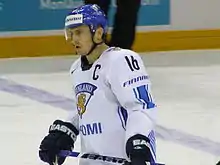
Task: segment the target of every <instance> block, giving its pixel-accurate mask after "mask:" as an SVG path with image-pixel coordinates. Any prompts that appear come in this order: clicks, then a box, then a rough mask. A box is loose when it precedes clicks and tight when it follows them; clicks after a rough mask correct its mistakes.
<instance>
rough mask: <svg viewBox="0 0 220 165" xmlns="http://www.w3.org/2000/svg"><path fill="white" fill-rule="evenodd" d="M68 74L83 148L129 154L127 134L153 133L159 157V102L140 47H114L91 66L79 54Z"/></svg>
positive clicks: (76, 124) (98, 151) (153, 152)
mask: <svg viewBox="0 0 220 165" xmlns="http://www.w3.org/2000/svg"><path fill="white" fill-rule="evenodd" d="M70 76H71V81H72V90H73V93H74V95H75V96H74V97H75V98H74V99H75V106H76V107H75V109H73V111H74V110H77V111H75V113H74V112H71V117H70V119H69V120H68V121H71V122H72V123H73V124H74V125H75V126H76V127H77V128H78V130H79V134H80V140H81V152H82V153H97V154H102V155H109V156H116V157H122V158H127V156H126V152H125V144H126V141H127V139H128V138H129V137H131V136H133V135H135V134H142V135H145V136H147V137H149V139H150V146H151V152H152V155H153V157H154V158H156V154H155V136H154V127H155V112H156V111H155V110H156V109H155V107H156V106H155V103H154V101H153V98H152V95H151V92H150V81H149V76H148V74H147V72H146V69H145V67H144V64H143V61H142V59H141V57H140V56H139V55H138V54H137V53H135V52H133V51H131V50H127V49H120V48H114V47H110V48H109V49H107V50H106V51H104V52H103V53H102V55H101V56H100V57H99V58H98V59H97V60H96V61H95V62H94V64H93V65H92V67H91V68H90V69H89V70H85V71H82V68H81V59H80V58H79V59H78V60H76V61H75V62H74V64H73V65H72V66H71V69H70ZM95 163H96V164H97V162H95Z"/></svg>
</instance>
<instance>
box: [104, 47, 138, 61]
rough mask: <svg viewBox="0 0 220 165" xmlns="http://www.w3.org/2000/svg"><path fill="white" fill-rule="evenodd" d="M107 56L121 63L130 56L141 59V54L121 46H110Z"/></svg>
mask: <svg viewBox="0 0 220 165" xmlns="http://www.w3.org/2000/svg"><path fill="white" fill-rule="evenodd" d="M106 54H107V58H108V61H109V62H114V63H115V62H116V63H120V62H122V61H124V59H125V58H130V57H131V56H133V57H134V58H138V59H141V57H140V55H139V54H138V53H136V52H134V51H132V50H129V49H122V48H119V47H112V48H109V50H107V52H106Z"/></svg>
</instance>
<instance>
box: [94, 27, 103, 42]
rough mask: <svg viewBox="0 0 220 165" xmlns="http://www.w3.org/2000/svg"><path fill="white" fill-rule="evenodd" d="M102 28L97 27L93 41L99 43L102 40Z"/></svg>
mask: <svg viewBox="0 0 220 165" xmlns="http://www.w3.org/2000/svg"><path fill="white" fill-rule="evenodd" d="M103 35H104V30H103V28H102V27H98V28H97V29H96V31H95V35H94V41H95V43H100V42H102V40H103V37H102V36H103Z"/></svg>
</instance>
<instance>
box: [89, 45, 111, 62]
mask: <svg viewBox="0 0 220 165" xmlns="http://www.w3.org/2000/svg"><path fill="white" fill-rule="evenodd" d="M108 48H109V46H108V45H106V44H105V43H103V44H101V45H97V47H96V48H95V49H94V50H93V51H92V53H91V54H89V55H88V56H87V57H86V58H87V60H88V61H89V64H93V63H94V62H95V61H96V60H97V59H98V58H99V57H100V56H101V54H102V53H103V52H104V51H105V50H106V49H108Z"/></svg>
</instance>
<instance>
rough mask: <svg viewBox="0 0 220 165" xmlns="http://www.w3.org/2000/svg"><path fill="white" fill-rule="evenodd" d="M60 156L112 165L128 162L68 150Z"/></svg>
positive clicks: (156, 164) (62, 151)
mask: <svg viewBox="0 0 220 165" xmlns="http://www.w3.org/2000/svg"><path fill="white" fill-rule="evenodd" d="M59 156H62V157H67V156H70V157H78V158H82V159H91V160H99V161H103V162H111V163H118V164H123V163H125V162H127V160H126V159H124V158H118V157H113V156H104V155H98V154H93V153H84V154H80V153H79V152H75V151H66V150H61V151H60V153H59ZM149 165H165V164H161V163H149Z"/></svg>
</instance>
